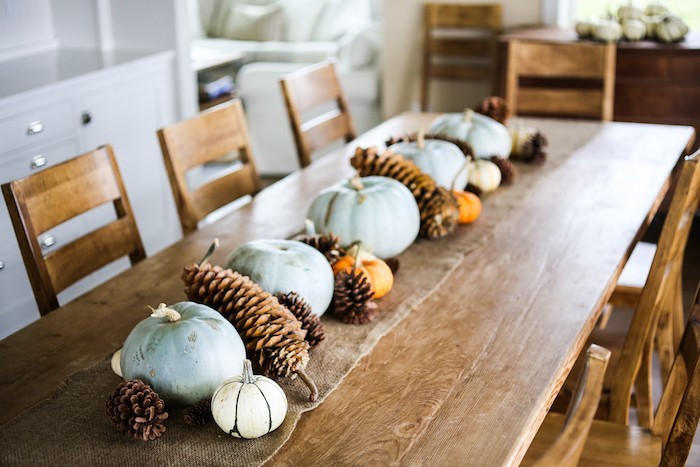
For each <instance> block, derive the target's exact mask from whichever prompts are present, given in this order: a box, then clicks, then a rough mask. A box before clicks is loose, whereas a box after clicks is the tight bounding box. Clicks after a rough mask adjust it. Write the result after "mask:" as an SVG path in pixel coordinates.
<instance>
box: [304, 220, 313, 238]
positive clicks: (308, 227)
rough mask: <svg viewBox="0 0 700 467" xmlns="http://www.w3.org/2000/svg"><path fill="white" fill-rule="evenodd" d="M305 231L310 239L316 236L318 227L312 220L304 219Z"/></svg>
mask: <svg viewBox="0 0 700 467" xmlns="http://www.w3.org/2000/svg"><path fill="white" fill-rule="evenodd" d="M304 230H305V231H306V235H307V236H309V237H313V236H314V235H316V226H315V225H314V221H312V220H311V219H304Z"/></svg>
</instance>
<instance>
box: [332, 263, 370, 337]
mask: <svg viewBox="0 0 700 467" xmlns="http://www.w3.org/2000/svg"><path fill="white" fill-rule="evenodd" d="M373 295H374V292H373V291H372V285H371V284H370V282H369V280H368V279H367V277H365V275H364V273H362V272H361V271H359V270H354V271H340V272H339V273H338V274H337V275H336V276H335V292H334V294H333V312H334V313H335V315H336V316H337V317H338V318H340V319H341V321H343V322H344V323H348V324H365V323H369V322H370V321H372V320H373V319H374V318H375V316H376V315H377V304H376V303H375V302H374V300H372V296H373Z"/></svg>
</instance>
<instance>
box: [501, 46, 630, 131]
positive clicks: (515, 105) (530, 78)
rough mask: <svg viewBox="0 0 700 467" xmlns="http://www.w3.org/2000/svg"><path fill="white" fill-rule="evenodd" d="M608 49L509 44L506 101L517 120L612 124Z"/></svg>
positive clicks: (611, 55)
mask: <svg viewBox="0 0 700 467" xmlns="http://www.w3.org/2000/svg"><path fill="white" fill-rule="evenodd" d="M615 54H616V48H615V45H614V44H595V43H589V42H585V43H584V42H581V43H546V42H528V41H522V40H511V41H509V43H508V59H507V64H506V92H505V98H506V101H507V103H508V105H509V107H510V109H511V111H512V112H513V114H514V115H515V114H518V115H538V116H556V117H576V118H591V119H600V120H606V121H607V120H612V116H613V100H614V92H615Z"/></svg>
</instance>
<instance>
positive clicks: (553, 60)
mask: <svg viewBox="0 0 700 467" xmlns="http://www.w3.org/2000/svg"><path fill="white" fill-rule="evenodd" d="M513 54H514V55H513V57H512V60H515V61H517V66H518V74H519V75H520V76H531V77H544V78H552V77H562V78H591V79H595V78H598V79H602V77H603V75H604V74H605V67H606V60H605V59H606V57H605V54H606V47H605V46H601V45H591V44H552V43H536V42H534V43H527V45H522V46H520V47H515V48H514V49H513Z"/></svg>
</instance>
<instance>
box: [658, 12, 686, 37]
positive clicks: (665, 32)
mask: <svg viewBox="0 0 700 467" xmlns="http://www.w3.org/2000/svg"><path fill="white" fill-rule="evenodd" d="M688 31H689V29H688V25H687V24H685V22H684V21H683V20H682V19H681V18H680V17H678V16H676V15H668V16H666V17H665V18H664V19H662V20H661V21H660V22H659V24H658V25H657V26H656V37H657V38H658V39H659V40H660V41H661V42H679V41H681V40H683V38H684V37H685V35H686V34H688Z"/></svg>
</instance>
